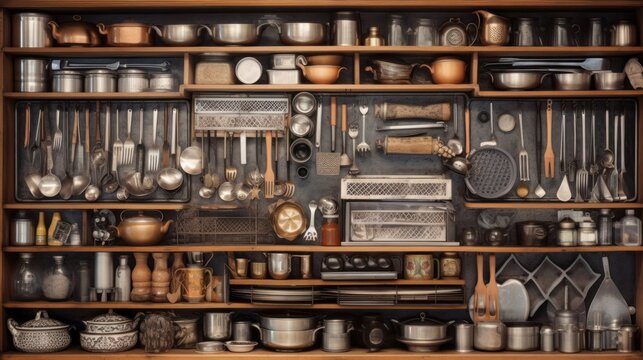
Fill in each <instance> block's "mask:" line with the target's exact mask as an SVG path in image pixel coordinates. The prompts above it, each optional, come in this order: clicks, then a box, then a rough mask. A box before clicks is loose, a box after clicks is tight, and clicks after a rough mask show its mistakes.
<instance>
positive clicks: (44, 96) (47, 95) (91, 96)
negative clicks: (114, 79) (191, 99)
mask: <svg viewBox="0 0 643 360" xmlns="http://www.w3.org/2000/svg"><path fill="white" fill-rule="evenodd" d="M4 97H5V98H7V99H15V100H179V99H185V96H184V95H183V93H180V92H140V93H122V92H114V93H88V92H80V93H55V92H35V93H25V92H6V93H4Z"/></svg>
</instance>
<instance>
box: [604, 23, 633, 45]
mask: <svg viewBox="0 0 643 360" xmlns="http://www.w3.org/2000/svg"><path fill="white" fill-rule="evenodd" d="M610 31H611V33H612V41H611V44H610V45H612V46H636V45H637V44H638V41H637V38H636V37H637V34H636V32H637V31H636V25H635V24H634V23H633V22H631V21H628V20H620V21H619V22H617V23H616V24H614V25H612V27H611V28H610Z"/></svg>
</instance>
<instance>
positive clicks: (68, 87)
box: [51, 70, 83, 92]
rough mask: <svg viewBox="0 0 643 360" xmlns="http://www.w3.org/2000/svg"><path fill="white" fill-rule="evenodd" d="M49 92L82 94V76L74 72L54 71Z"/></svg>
mask: <svg viewBox="0 0 643 360" xmlns="http://www.w3.org/2000/svg"><path fill="white" fill-rule="evenodd" d="M51 90H52V91H53V92H82V91H83V74H82V73H81V72H80V71H74V70H57V71H54V72H53V81H52V86H51Z"/></svg>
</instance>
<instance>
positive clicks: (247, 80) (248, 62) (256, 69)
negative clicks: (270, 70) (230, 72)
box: [234, 56, 263, 84]
mask: <svg viewBox="0 0 643 360" xmlns="http://www.w3.org/2000/svg"><path fill="white" fill-rule="evenodd" d="M262 72H263V66H261V63H260V62H259V60H257V59H255V58H253V57H250V56H248V57H244V58H243V59H241V60H239V62H237V66H236V67H235V69H234V73H235V75H237V79H239V81H241V82H242V83H244V84H254V83H256V82H257V81H259V79H260V78H261V74H262Z"/></svg>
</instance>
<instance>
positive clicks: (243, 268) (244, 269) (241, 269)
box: [234, 258, 250, 279]
mask: <svg viewBox="0 0 643 360" xmlns="http://www.w3.org/2000/svg"><path fill="white" fill-rule="evenodd" d="M234 260H235V264H236V267H237V275H238V276H239V277H240V278H243V279H245V278H247V277H248V264H249V263H250V261H249V260H248V259H244V258H236V259H234Z"/></svg>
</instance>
